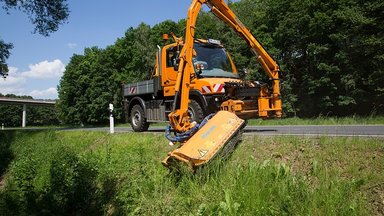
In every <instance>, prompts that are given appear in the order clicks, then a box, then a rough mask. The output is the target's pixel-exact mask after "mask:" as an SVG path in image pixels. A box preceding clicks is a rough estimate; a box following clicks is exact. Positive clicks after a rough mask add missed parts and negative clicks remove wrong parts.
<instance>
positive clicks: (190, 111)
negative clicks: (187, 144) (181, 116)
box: [188, 108, 195, 121]
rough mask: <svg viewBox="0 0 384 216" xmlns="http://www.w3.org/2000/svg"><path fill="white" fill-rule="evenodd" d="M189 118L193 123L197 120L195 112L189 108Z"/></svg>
mask: <svg viewBox="0 0 384 216" xmlns="http://www.w3.org/2000/svg"><path fill="white" fill-rule="evenodd" d="M188 116H189V118H190V119H191V120H192V121H194V120H195V115H194V113H193V111H192V109H191V108H188Z"/></svg>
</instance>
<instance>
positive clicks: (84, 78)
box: [58, 21, 180, 124]
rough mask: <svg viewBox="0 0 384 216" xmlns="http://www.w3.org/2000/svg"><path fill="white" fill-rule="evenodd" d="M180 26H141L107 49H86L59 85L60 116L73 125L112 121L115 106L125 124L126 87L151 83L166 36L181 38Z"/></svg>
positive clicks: (118, 119) (128, 32)
mask: <svg viewBox="0 0 384 216" xmlns="http://www.w3.org/2000/svg"><path fill="white" fill-rule="evenodd" d="M179 31H180V30H179V25H178V24H177V23H175V22H173V21H164V22H163V23H160V24H158V25H155V26H154V27H153V28H151V27H150V26H148V25H146V24H143V23H142V24H140V25H139V26H138V27H137V28H129V29H128V30H127V31H126V33H125V36H124V37H123V38H119V39H117V40H116V42H115V44H114V45H111V46H108V47H107V48H105V49H99V48H97V47H93V48H86V49H85V50H84V55H74V56H72V58H71V60H70V62H69V64H68V65H67V67H66V71H65V73H64V75H63V77H62V78H61V81H60V85H59V91H58V92H59V98H60V100H59V102H58V108H59V115H60V117H61V119H62V120H63V121H64V122H65V123H69V124H101V123H105V122H106V121H108V116H109V113H108V110H107V107H108V104H109V103H113V104H114V108H115V117H116V119H117V121H122V120H123V117H124V115H123V103H122V92H121V91H122V90H121V88H122V84H124V83H129V82H136V81H140V80H144V79H148V78H149V77H150V74H151V73H152V69H153V66H154V64H155V54H156V50H157V48H156V45H158V44H160V45H161V43H163V42H162V41H161V40H162V34H163V33H169V32H174V33H175V34H179Z"/></svg>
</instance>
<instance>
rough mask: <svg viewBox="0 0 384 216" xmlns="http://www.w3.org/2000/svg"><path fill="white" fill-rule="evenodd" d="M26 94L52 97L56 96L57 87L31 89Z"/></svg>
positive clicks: (41, 97)
mask: <svg viewBox="0 0 384 216" xmlns="http://www.w3.org/2000/svg"><path fill="white" fill-rule="evenodd" d="M28 95H30V96H32V97H33V98H39V99H54V98H57V89H56V88H54V87H51V88H48V89H45V90H33V91H31V92H30V93H29V94H28Z"/></svg>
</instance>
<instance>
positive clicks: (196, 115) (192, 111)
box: [188, 100, 204, 123]
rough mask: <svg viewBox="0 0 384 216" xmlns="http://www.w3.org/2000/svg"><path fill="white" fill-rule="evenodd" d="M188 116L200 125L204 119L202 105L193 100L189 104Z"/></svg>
mask: <svg viewBox="0 0 384 216" xmlns="http://www.w3.org/2000/svg"><path fill="white" fill-rule="evenodd" d="M188 115H189V117H190V118H191V121H192V122H193V121H196V122H197V123H200V122H201V121H203V119H204V112H203V109H202V108H201V106H200V104H199V103H198V102H197V101H195V100H191V101H190V102H189V107H188Z"/></svg>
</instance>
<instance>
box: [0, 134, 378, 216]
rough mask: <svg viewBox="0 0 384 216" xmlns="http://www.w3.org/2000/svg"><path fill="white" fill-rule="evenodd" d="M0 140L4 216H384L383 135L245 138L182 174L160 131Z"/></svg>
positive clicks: (0, 207)
mask: <svg viewBox="0 0 384 216" xmlns="http://www.w3.org/2000/svg"><path fill="white" fill-rule="evenodd" d="M0 138H1V139H0V144H1V145H0V155H1V156H2V157H1V158H0V163H1V164H2V166H3V168H2V170H3V172H2V177H1V178H0V180H1V182H2V183H1V184H0V215H220V214H221V215H381V214H384V182H383V179H384V173H383V172H382V171H383V170H384V143H383V140H380V139H366V138H365V139H364V138H326V137H320V138H299V137H287V136H284V137H258V136H243V141H242V142H241V143H240V145H239V146H238V148H237V149H236V151H235V152H234V153H233V154H232V156H231V157H230V158H229V159H228V160H227V161H220V160H216V161H214V162H213V163H211V164H210V165H209V166H208V167H206V168H205V169H203V170H199V171H198V173H197V174H195V175H192V174H190V173H187V172H186V173H183V174H181V175H176V174H170V173H169V172H168V171H167V170H166V169H165V168H163V167H162V165H161V163H160V161H161V160H162V159H163V158H164V157H165V155H166V153H167V152H168V151H170V150H171V147H169V146H168V145H166V143H167V141H166V140H165V139H164V138H163V135H162V134H149V133H148V134H146V133H125V134H115V135H108V134H106V133H103V132H84V131H81V132H80V131H75V132H64V131H45V132H28V131H0ZM3 155H5V156H6V157H3ZM0 168H1V167H0Z"/></svg>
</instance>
